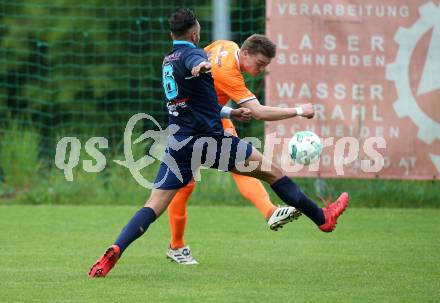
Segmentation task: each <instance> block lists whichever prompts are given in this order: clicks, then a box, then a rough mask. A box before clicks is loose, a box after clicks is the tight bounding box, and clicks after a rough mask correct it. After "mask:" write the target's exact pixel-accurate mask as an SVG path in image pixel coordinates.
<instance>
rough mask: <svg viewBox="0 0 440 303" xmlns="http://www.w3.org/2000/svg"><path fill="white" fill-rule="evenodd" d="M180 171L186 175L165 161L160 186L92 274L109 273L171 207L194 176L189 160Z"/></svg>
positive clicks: (90, 275)
mask: <svg viewBox="0 0 440 303" xmlns="http://www.w3.org/2000/svg"><path fill="white" fill-rule="evenodd" d="M165 156H167V154H165ZM168 156H169V155H168ZM179 164H180V163H179ZM179 171H180V173H181V177H182V178H178V177H177V176H176V175H175V174H174V172H173V171H172V170H170V168H169V167H168V166H167V165H166V164H165V163H164V162H162V163H161V165H160V167H159V171H158V174H157V176H156V181H155V184H160V185H158V188H154V189H152V191H151V194H150V197H149V199H148V200H147V202H146V203H145V205H144V207H142V208H141V209H140V210H138V211H137V212H136V213H135V214H134V216H133V217H132V218H131V219H130V220H129V221H128V223H127V225H125V227H124V228H123V229H122V231H121V232H120V234H119V236H118V237H117V239H116V241H115V242H114V244H113V245H112V246H110V247H109V248H108V249H107V250H106V252H105V253H104V255H103V256H102V257H100V258H99V259H98V261H97V262H96V263H95V264H93V265H92V267H91V268H90V271H89V277H91V278H96V277H105V276H106V275H107V273H108V272H109V271H110V270H111V269H112V268H113V266H114V265H115V264H116V262H117V261H118V260H119V258H120V256H121V255H122V253H123V252H124V251H125V249H126V248H127V247H128V246H129V245H130V244H131V243H132V242H133V241H135V240H136V239H137V238H139V237H140V236H142V235H143V234H144V233H145V232H146V231H147V229H148V227H149V226H150V224H151V223H153V222H154V221H155V220H156V218H158V217H159V216H160V215H161V214H162V213H163V212H164V211H165V210H166V209H167V207H168V205H169V204H170V202H171V200H172V199H173V198H174V196H175V194H176V193H177V191H178V190H179V188H182V187H184V186H185V185H186V184H188V183H189V182H190V181H191V180H192V172H191V168H190V166H188V165H187V163H184V164H182V165H181V166H179Z"/></svg>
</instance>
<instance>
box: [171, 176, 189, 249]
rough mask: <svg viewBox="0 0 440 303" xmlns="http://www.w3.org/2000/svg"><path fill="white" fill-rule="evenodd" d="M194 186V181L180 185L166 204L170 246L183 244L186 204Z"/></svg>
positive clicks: (173, 247)
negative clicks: (183, 185)
mask: <svg viewBox="0 0 440 303" xmlns="http://www.w3.org/2000/svg"><path fill="white" fill-rule="evenodd" d="M194 188H195V182H194V181H193V182H190V183H188V185H186V186H185V187H182V188H181V189H180V190H179V191H178V192H177V194H176V195H175V196H174V198H173V200H172V201H171V203H170V205H169V206H168V218H169V223H170V231H171V240H170V248H172V249H177V248H181V247H183V246H185V241H184V240H183V236H184V233H185V227H186V205H187V202H188V200H189V197H190V195H191V193H192V192H193V190H194Z"/></svg>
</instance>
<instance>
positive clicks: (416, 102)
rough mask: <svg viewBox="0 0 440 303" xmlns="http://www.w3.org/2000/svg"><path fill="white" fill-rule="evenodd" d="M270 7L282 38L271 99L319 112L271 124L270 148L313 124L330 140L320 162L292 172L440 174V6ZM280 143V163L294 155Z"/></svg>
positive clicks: (291, 2) (275, 37)
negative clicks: (311, 116)
mask: <svg viewBox="0 0 440 303" xmlns="http://www.w3.org/2000/svg"><path fill="white" fill-rule="evenodd" d="M266 6H267V8H266V9H267V11H266V14H267V25H266V34H267V35H268V36H269V37H270V38H271V40H272V41H274V42H275V43H276V44H277V55H276V57H275V59H274V60H273V61H272V63H271V64H270V66H269V68H268V75H267V77H266V104H267V105H270V106H280V107H282V106H289V107H293V106H295V105H297V104H300V103H307V102H311V103H313V104H314V106H315V110H316V116H315V118H314V119H310V120H308V119H305V118H293V119H288V120H283V121H278V122H267V123H266V148H267V144H268V142H271V140H270V138H273V137H277V138H283V139H284V138H285V140H283V139H282V142H285V141H286V140H288V139H289V138H290V137H291V136H292V135H293V134H294V133H295V132H297V131H299V130H311V131H313V132H315V133H316V134H317V135H318V136H320V137H321V138H322V140H324V143H325V147H324V149H323V153H322V156H321V158H320V161H319V163H317V164H315V165H312V166H310V167H303V168H302V169H300V170H298V169H296V170H295V169H293V170H290V172H291V173H292V174H293V173H294V174H295V175H302V176H323V177H336V176H340V177H359V178H376V177H379V178H396V179H438V178H439V174H440V2H439V1H427V0H406V1H402V0H380V1H379V0H362V1H354V0H325V1H324V0H315V1H312V0H270V1H266ZM268 138H269V139H268ZM269 149H270V148H269ZM272 149H273V151H274V153H273V159H274V160H275V161H280V163H281V164H284V165H286V163H288V162H289V161H291V160H290V159H289V152H288V151H287V144H273V147H272ZM353 155H355V156H353Z"/></svg>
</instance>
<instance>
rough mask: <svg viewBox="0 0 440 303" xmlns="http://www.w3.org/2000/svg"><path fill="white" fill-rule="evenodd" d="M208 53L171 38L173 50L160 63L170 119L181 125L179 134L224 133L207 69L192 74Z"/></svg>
mask: <svg viewBox="0 0 440 303" xmlns="http://www.w3.org/2000/svg"><path fill="white" fill-rule="evenodd" d="M203 61H207V62H209V60H208V57H207V56H206V54H205V52H204V50H203V49H201V48H196V47H195V45H194V44H192V43H190V42H186V41H174V43H173V50H172V51H171V52H170V53H168V54H167V55H166V56H165V58H164V60H163V64H162V84H163V89H164V92H165V97H166V101H167V108H168V113H169V123H170V124H177V125H178V126H179V127H180V130H179V131H178V134H186V135H193V134H209V133H223V128H222V125H221V117H220V110H221V106H220V105H219V104H218V101H217V95H216V92H215V89H214V79H213V78H212V76H211V74H210V73H203V74H200V76H199V77H192V75H191V70H192V68H193V67H195V66H197V65H198V64H200V63H201V62H203Z"/></svg>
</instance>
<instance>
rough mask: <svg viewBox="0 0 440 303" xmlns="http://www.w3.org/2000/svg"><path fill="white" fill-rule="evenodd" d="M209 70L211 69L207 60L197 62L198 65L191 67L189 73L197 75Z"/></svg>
mask: <svg viewBox="0 0 440 303" xmlns="http://www.w3.org/2000/svg"><path fill="white" fill-rule="evenodd" d="M210 70H211V63H209V62H208V61H203V62H201V63H199V65H197V66H196V67H193V69H192V70H191V74H192V75H193V76H194V77H198V76H200V74H201V73H206V72H209V71H210Z"/></svg>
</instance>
